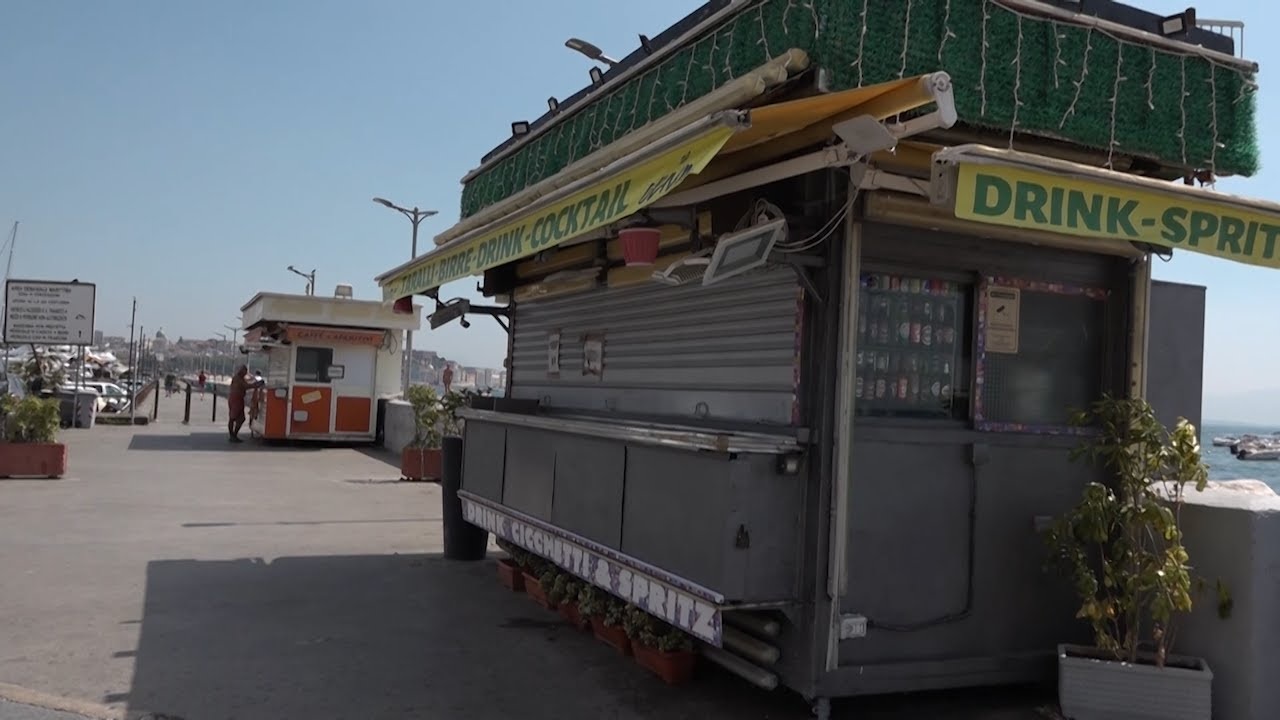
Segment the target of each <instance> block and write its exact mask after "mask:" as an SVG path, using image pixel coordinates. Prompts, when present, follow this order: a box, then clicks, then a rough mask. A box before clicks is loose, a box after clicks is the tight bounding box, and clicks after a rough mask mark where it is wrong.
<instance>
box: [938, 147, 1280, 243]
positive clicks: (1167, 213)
mask: <svg viewBox="0 0 1280 720" xmlns="http://www.w3.org/2000/svg"><path fill="white" fill-rule="evenodd" d="M955 213H956V217H958V218H961V219H963V220H973V221H975V222H981V223H988V224H993V225H1006V226H1009V227H1016V228H1026V229H1031V230H1044V231H1048V232H1055V233H1061V234H1065V235H1076V236H1079V237H1086V238H1098V239H1109V240H1124V241H1133V242H1141V243H1149V244H1152V245H1160V246H1163V247H1171V248H1178V249H1185V250H1190V251H1192V252H1198V253H1204V254H1206V255H1216V256H1218V257H1223V258H1228V259H1230V260H1235V261H1238V262H1242V263H1248V264H1250V265H1262V266H1265V267H1274V268H1280V215H1274V214H1270V213H1266V212H1264V211H1256V210H1248V209H1244V208H1237V207H1233V206H1230V205H1227V204H1226V203H1219V202H1214V201H1212V200H1205V199H1201V198H1197V197H1185V196H1179V194H1178V193H1177V192H1176V191H1175V190H1174V189H1173V187H1170V192H1169V193H1162V192H1158V191H1151V190H1147V189H1146V188H1130V187H1120V186H1117V185H1112V184H1109V183H1104V182H1099V181H1096V180H1086V179H1081V178H1068V177H1063V176H1061V175H1055V174H1053V173H1048V172H1043V171H1040V170H1028V169H1023V168H1013V167H1006V166H999V165H984V164H969V163H961V164H960V168H959V174H958V179H957V185H956V207H955Z"/></svg>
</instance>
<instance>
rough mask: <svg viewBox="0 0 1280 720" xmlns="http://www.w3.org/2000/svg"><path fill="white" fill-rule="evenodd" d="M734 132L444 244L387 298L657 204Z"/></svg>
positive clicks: (390, 282)
mask: <svg viewBox="0 0 1280 720" xmlns="http://www.w3.org/2000/svg"><path fill="white" fill-rule="evenodd" d="M733 133H734V129H733V128H727V127H726V128H717V129H714V130H709V131H707V132H706V133H704V134H702V135H699V136H698V137H697V138H695V139H693V140H690V141H689V142H687V143H684V144H682V145H680V146H678V147H676V148H675V149H673V150H669V151H667V152H664V153H662V154H660V155H657V156H655V157H653V158H652V159H650V160H646V161H644V162H642V163H640V164H639V165H637V166H636V167H634V168H632V169H630V170H628V171H626V172H624V173H621V174H619V175H617V176H616V177H613V178H611V179H609V180H608V181H606V182H603V183H600V184H597V185H592V186H591V187H589V188H586V189H585V190H582V191H581V192H578V193H575V194H573V195H570V196H569V197H567V198H565V199H564V200H561V201H560V202H557V203H553V204H551V205H550V206H548V207H546V208H544V209H542V210H539V211H537V212H535V213H532V214H531V215H528V216H526V217H522V218H521V219H518V220H513V221H511V222H508V223H499V227H496V228H494V229H493V230H490V231H489V232H486V233H483V234H482V235H480V236H478V237H475V238H472V239H470V240H467V241H464V242H462V243H459V244H458V245H456V246H454V247H447V246H446V247H442V248H441V249H439V250H436V251H435V252H433V253H431V254H429V255H427V256H426V257H425V258H424V259H423V261H422V262H421V263H418V264H417V265H414V266H412V267H410V268H408V269H406V270H404V271H403V272H401V273H399V274H397V275H394V276H392V277H390V278H387V279H386V280H385V281H383V285H382V299H383V300H386V301H393V300H398V299H400V298H402V297H406V296H409V295H418V294H421V293H424V292H427V291H428V290H433V289H435V288H437V287H440V286H441V285H444V284H445V283H448V282H452V281H454V280H458V279H461V278H465V277H468V276H470V275H478V274H479V273H481V272H484V271H485V270H488V269H489V268H494V267H498V266H499V265H505V264H506V263H509V262H511V261H513V260H519V259H520V258H523V257H528V256H530V255H534V254H536V253H539V252H542V251H543V250H547V249H548V248H552V247H555V246H556V245H559V244H560V243H562V242H564V241H566V240H571V239H573V238H575V237H577V236H579V235H582V234H584V233H588V232H591V231H592V230H598V229H600V228H602V227H604V226H606V225H609V224H610V223H613V222H616V221H618V220H621V219H622V218H625V217H627V216H628V215H632V214H634V213H635V212H637V211H639V210H641V209H643V208H645V207H647V206H648V205H651V204H653V203H654V202H656V201H657V200H659V199H660V198H662V197H663V196H664V195H666V194H667V193H669V192H671V191H672V190H674V189H675V188H676V186H678V185H679V184H680V183H682V182H684V180H685V178H687V177H689V176H690V175H696V174H697V173H700V172H702V170H703V168H705V167H706V166H707V163H709V162H711V159H712V158H714V157H715V156H716V153H718V152H720V148H722V147H724V144H725V143H726V142H728V140H729V138H730V136H732V135H733Z"/></svg>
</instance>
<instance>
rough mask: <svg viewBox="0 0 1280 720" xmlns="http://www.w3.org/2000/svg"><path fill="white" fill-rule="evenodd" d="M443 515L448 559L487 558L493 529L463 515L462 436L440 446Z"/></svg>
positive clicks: (449, 438)
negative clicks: (482, 527)
mask: <svg viewBox="0 0 1280 720" xmlns="http://www.w3.org/2000/svg"><path fill="white" fill-rule="evenodd" d="M440 455H441V458H440V461H441V466H442V467H441V472H440V475H441V478H440V503H441V506H442V507H441V510H442V513H441V518H442V519H443V520H444V556H445V559H447V560H465V561H468V562H475V561H477V560H483V559H484V556H485V553H486V552H487V551H488V548H489V532H488V531H487V530H483V529H481V528H478V527H476V526H475V525H472V524H471V523H469V522H467V521H466V520H465V519H463V517H462V499H461V498H459V497H458V490H459V489H460V488H461V487H462V438H460V437H446V438H445V439H444V442H443V443H442V444H441V447H440Z"/></svg>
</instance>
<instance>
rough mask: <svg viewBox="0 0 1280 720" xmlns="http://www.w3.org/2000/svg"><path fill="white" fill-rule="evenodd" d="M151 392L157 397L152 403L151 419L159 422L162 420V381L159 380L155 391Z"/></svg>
mask: <svg viewBox="0 0 1280 720" xmlns="http://www.w3.org/2000/svg"><path fill="white" fill-rule="evenodd" d="M151 392H152V394H154V396H155V397H154V398H153V399H152V402H151V419H152V420H158V419H160V381H159V380H156V386H155V389H154V390H152V391H151Z"/></svg>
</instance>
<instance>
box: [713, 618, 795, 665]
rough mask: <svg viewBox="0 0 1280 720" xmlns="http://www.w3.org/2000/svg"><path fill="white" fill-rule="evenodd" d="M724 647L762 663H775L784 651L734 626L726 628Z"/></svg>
mask: <svg viewBox="0 0 1280 720" xmlns="http://www.w3.org/2000/svg"><path fill="white" fill-rule="evenodd" d="M723 637H724V647H725V649H727V650H732V651H733V652H735V653H737V654H738V655H741V656H743V657H744V658H746V659H748V660H750V661H752V662H754V663H758V664H760V665H773V664H775V663H777V662H778V658H779V657H781V656H782V653H780V652H778V648H776V647H774V646H773V645H770V644H769V643H767V642H765V641H763V640H757V639H755V638H753V637H751V636H750V635H748V634H746V633H744V632H742V631H741V630H739V629H737V628H734V627H726V628H724V635H723Z"/></svg>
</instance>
